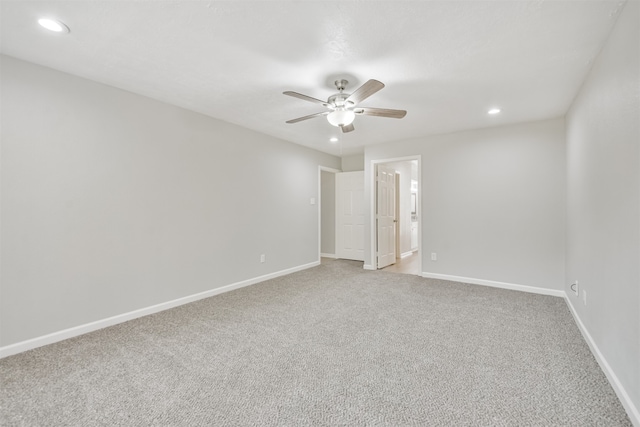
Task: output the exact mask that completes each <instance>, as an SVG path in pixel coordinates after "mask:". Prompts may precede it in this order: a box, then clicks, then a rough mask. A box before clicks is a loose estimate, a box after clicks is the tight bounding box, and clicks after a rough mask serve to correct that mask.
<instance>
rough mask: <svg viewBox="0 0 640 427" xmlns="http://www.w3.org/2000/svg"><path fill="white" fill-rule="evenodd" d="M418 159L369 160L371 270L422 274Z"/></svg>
mask: <svg viewBox="0 0 640 427" xmlns="http://www.w3.org/2000/svg"><path fill="white" fill-rule="evenodd" d="M420 160H421V159H420V156H411V157H404V158H395V159H382V160H373V161H371V170H372V180H371V183H372V185H371V197H372V199H371V200H372V203H371V216H370V218H371V219H372V221H371V260H372V266H373V267H374V268H373V269H376V270H377V269H384V270H385V271H391V272H397V273H405V274H414V275H421V274H422V257H421V246H422V244H421V243H422V242H421V239H420V238H419V236H420V230H421V217H422V215H421V212H420V210H421V208H420V206H421V197H420V185H419V183H420V176H421V171H420ZM391 177H393V178H391ZM389 192H391V193H392V196H390V195H389ZM390 232H392V236H390Z"/></svg>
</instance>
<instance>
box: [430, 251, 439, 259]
mask: <svg viewBox="0 0 640 427" xmlns="http://www.w3.org/2000/svg"><path fill="white" fill-rule="evenodd" d="M437 260H438V254H437V253H435V252H431V261H437Z"/></svg>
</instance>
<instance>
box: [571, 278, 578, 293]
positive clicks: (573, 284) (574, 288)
mask: <svg viewBox="0 0 640 427" xmlns="http://www.w3.org/2000/svg"><path fill="white" fill-rule="evenodd" d="M571 290H572V291H573V293H574V294H576V296H578V295H579V288H578V281H577V280H576V281H575V282H573V283H572V284H571Z"/></svg>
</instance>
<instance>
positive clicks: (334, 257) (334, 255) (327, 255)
mask: <svg viewBox="0 0 640 427" xmlns="http://www.w3.org/2000/svg"><path fill="white" fill-rule="evenodd" d="M320 258H333V259H337V258H338V257H337V256H336V254H323V253H321V254H320Z"/></svg>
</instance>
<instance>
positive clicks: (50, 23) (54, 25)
mask: <svg viewBox="0 0 640 427" xmlns="http://www.w3.org/2000/svg"><path fill="white" fill-rule="evenodd" d="M38 24H40V25H42V26H43V27H44V28H46V29H47V30H50V31H53V32H54V33H68V32H69V27H67V26H66V25H65V24H64V23H62V22H60V21H58V20H55V19H49V18H40V19H38Z"/></svg>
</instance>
